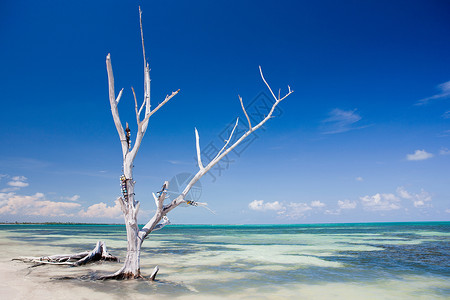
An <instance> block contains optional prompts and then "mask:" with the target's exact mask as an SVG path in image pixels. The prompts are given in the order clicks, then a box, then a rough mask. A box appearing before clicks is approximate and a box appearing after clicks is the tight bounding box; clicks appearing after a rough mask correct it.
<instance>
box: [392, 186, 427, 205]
mask: <svg viewBox="0 0 450 300" xmlns="http://www.w3.org/2000/svg"><path fill="white" fill-rule="evenodd" d="M397 194H398V195H399V196H400V197H401V198H403V199H408V200H411V201H412V202H413V204H414V207H418V208H423V207H430V206H431V203H430V202H431V200H432V198H431V195H430V194H429V193H427V192H426V191H424V190H423V189H422V190H421V191H420V193H419V194H411V193H409V192H408V191H407V190H405V188H404V187H402V186H400V187H398V188H397Z"/></svg>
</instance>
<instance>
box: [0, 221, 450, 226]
mask: <svg viewBox="0 0 450 300" xmlns="http://www.w3.org/2000/svg"><path fill="white" fill-rule="evenodd" d="M420 223H422V224H423V223H450V221H407V222H348V223H345V222H342V223H296V224H294V223H293V224H169V225H167V226H171V225H172V226H321V225H322V226H344V225H358V224H361V225H363V224H364V225H370V224H378V225H380V224H386V225H389V224H420ZM0 225H123V226H125V224H123V223H81V222H0ZM143 225H145V224H139V226H143Z"/></svg>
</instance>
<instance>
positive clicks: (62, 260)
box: [13, 241, 119, 267]
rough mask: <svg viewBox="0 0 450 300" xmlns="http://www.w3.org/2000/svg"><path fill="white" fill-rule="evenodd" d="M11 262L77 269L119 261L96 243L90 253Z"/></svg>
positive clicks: (104, 246)
mask: <svg viewBox="0 0 450 300" xmlns="http://www.w3.org/2000/svg"><path fill="white" fill-rule="evenodd" d="M13 260H20V261H23V262H31V263H34V264H35V266H36V265H41V264H50V265H67V266H71V267H78V266H81V265H85V264H88V263H92V262H96V261H101V260H104V261H119V259H118V258H117V257H115V256H113V255H111V254H110V253H109V252H108V250H106V245H105V243H104V242H103V241H98V242H97V244H96V246H95V248H94V249H93V250H92V251H84V252H80V253H75V254H56V255H50V256H41V257H24V256H22V257H18V258H14V259H13Z"/></svg>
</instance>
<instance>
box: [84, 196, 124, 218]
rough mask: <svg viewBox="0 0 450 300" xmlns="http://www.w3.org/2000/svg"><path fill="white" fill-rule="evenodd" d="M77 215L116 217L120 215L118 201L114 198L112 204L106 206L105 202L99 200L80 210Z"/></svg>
mask: <svg viewBox="0 0 450 300" xmlns="http://www.w3.org/2000/svg"><path fill="white" fill-rule="evenodd" d="M78 215H79V216H80V217H84V218H111V219H116V218H120V217H121V216H122V209H121V208H120V203H119V201H118V200H116V203H115V205H114V206H108V205H106V203H103V202H100V203H97V204H94V205H91V206H89V207H88V209H87V210H86V211H84V210H81V211H80V212H79V213H78Z"/></svg>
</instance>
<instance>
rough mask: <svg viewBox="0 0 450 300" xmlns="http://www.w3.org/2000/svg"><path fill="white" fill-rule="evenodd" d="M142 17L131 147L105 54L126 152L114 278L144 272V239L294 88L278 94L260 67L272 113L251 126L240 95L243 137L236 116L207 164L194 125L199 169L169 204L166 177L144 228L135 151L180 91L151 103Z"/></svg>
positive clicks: (114, 111) (113, 109)
mask: <svg viewBox="0 0 450 300" xmlns="http://www.w3.org/2000/svg"><path fill="white" fill-rule="evenodd" d="M139 19H140V29H141V41H142V53H143V58H144V99H143V103H142V105H141V106H140V107H138V103H137V100H136V95H135V93H134V89H133V96H134V102H135V112H136V121H137V125H138V131H137V133H136V138H135V141H134V146H133V147H131V144H130V142H129V137H127V136H126V135H125V133H124V130H123V127H122V123H121V121H120V118H119V112H118V109H117V105H118V104H119V101H120V98H121V96H122V92H123V89H122V90H121V91H120V92H119V94H118V95H117V97H116V94H115V91H114V76H113V71H112V66H111V56H110V54H108V55H107V56H106V68H107V71H108V83H109V102H110V105H111V112H112V116H113V119H114V123H115V125H116V129H117V132H118V134H119V138H120V142H121V145H122V154H123V175H122V177H121V179H122V192H123V195H122V196H121V197H120V198H119V199H118V200H119V203H120V205H121V207H122V211H123V214H124V218H125V225H126V229H127V256H126V258H125V262H124V265H123V267H122V268H121V269H120V270H118V271H117V272H116V273H114V274H112V275H110V276H106V277H105V278H115V279H128V278H137V277H140V276H141V273H140V261H139V258H140V251H141V246H142V243H143V241H144V239H145V238H146V237H147V235H148V234H150V233H151V232H152V231H154V230H157V229H161V228H162V227H164V226H165V225H167V224H168V223H169V219H168V218H167V216H166V215H167V214H168V213H169V212H170V211H171V210H173V209H174V208H176V207H177V206H179V205H180V204H182V203H186V204H190V205H194V206H196V205H198V203H196V202H194V201H187V200H185V197H186V195H187V194H188V193H189V191H190V189H191V188H192V186H193V185H194V184H195V183H196V182H197V181H198V180H199V179H200V178H201V177H202V176H203V175H204V174H206V173H207V172H208V171H209V170H210V169H211V168H212V167H214V166H215V165H216V164H217V163H218V162H219V161H220V160H221V159H222V158H223V157H225V156H226V155H227V154H228V153H229V152H230V151H231V150H233V149H234V148H235V147H236V146H237V145H239V144H240V143H241V142H242V141H243V140H244V139H245V138H246V137H247V136H249V135H250V134H252V132H254V131H256V130H258V129H259V128H260V127H261V126H262V125H263V124H264V123H266V122H267V121H268V120H269V119H270V118H271V117H272V113H273V111H274V109H275V107H276V106H277V105H278V104H279V103H280V102H281V101H282V100H284V99H285V98H286V97H287V96H289V95H290V94H291V93H292V92H293V91H292V90H291V89H290V87H289V86H288V93H287V94H286V95H285V96H283V97H280V95H279V94H278V97H277V96H275V94H274V93H273V91H272V89H271V88H270V86H269V84H268V83H267V81H266V80H265V78H264V76H263V73H262V70H261V68H259V71H260V75H261V78H262V80H263V81H264V83H265V84H266V86H267V88H268V89H269V91H270V93H271V94H272V96H273V98H274V100H275V102H274V104H273V106H272V108H271V110H270V112H269V114H268V115H267V116H266V117H265V118H264V119H263V120H262V121H261V122H259V123H258V124H256V125H255V126H252V124H251V122H250V118H249V116H248V114H247V112H246V110H245V106H244V104H243V102H242V98H241V97H240V96H239V101H240V103H241V107H242V109H243V111H244V114H245V116H246V118H247V122H248V130H247V131H246V132H245V134H243V135H242V136H241V137H240V138H238V139H237V140H236V141H235V142H234V143H232V144H231V143H230V142H231V141H232V138H233V134H234V131H235V129H236V127H237V125H238V122H239V118H238V119H236V125H235V126H234V128H233V130H232V131H231V134H230V136H229V138H228V140H226V142H225V145H224V146H223V147H222V149H221V150H220V151H219V152H218V153H217V155H216V156H215V158H214V159H213V160H211V161H210V162H209V163H208V164H207V165H206V166H204V165H203V163H202V158H201V154H200V153H201V151H200V139H199V135H198V131H197V129H195V139H196V148H197V160H198V167H199V171H198V172H197V174H196V175H195V176H194V177H193V178H192V180H191V181H190V182H189V183H188V184H187V186H186V187H185V189H184V190H183V192H182V193H181V194H180V195H179V196H178V197H176V198H175V199H173V200H172V201H171V202H170V203H169V204H167V205H165V204H164V200H166V197H167V196H166V193H167V188H168V185H169V182H168V181H165V182H164V184H163V186H162V189H161V191H159V192H158V193H157V195H155V194H153V197H154V199H155V204H156V212H155V214H154V216H153V217H152V218H151V219H150V221H148V223H147V224H145V226H144V227H143V228H142V229H139V227H138V224H137V214H138V211H139V202H138V201H137V200H136V199H135V195H134V185H135V181H134V180H133V161H134V159H135V157H136V154H137V152H138V150H139V147H140V145H141V142H142V138H143V137H144V134H145V131H146V129H147V126H148V122H149V119H150V117H151V116H152V115H153V114H154V113H155V112H156V111H158V110H159V109H160V108H161V107H162V106H163V105H164V104H166V103H167V102H168V101H169V100H170V99H171V98H173V96H175V95H176V94H177V93H178V91H179V90H178V91H176V92H172V94H170V95H167V96H166V97H165V99H164V100H163V101H162V102H161V103H160V104H159V105H158V106H156V108H154V109H153V110H152V109H151V103H150V70H149V65H148V63H147V60H146V57H145V47H144V35H143V29H142V12H141V9H140V8H139ZM144 107H145V114H144V117H143V119H142V120H141V113H142V110H143V109H144ZM156 272H157V268H155V271H154V274H152V277H153V278H154V276H156Z"/></svg>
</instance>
